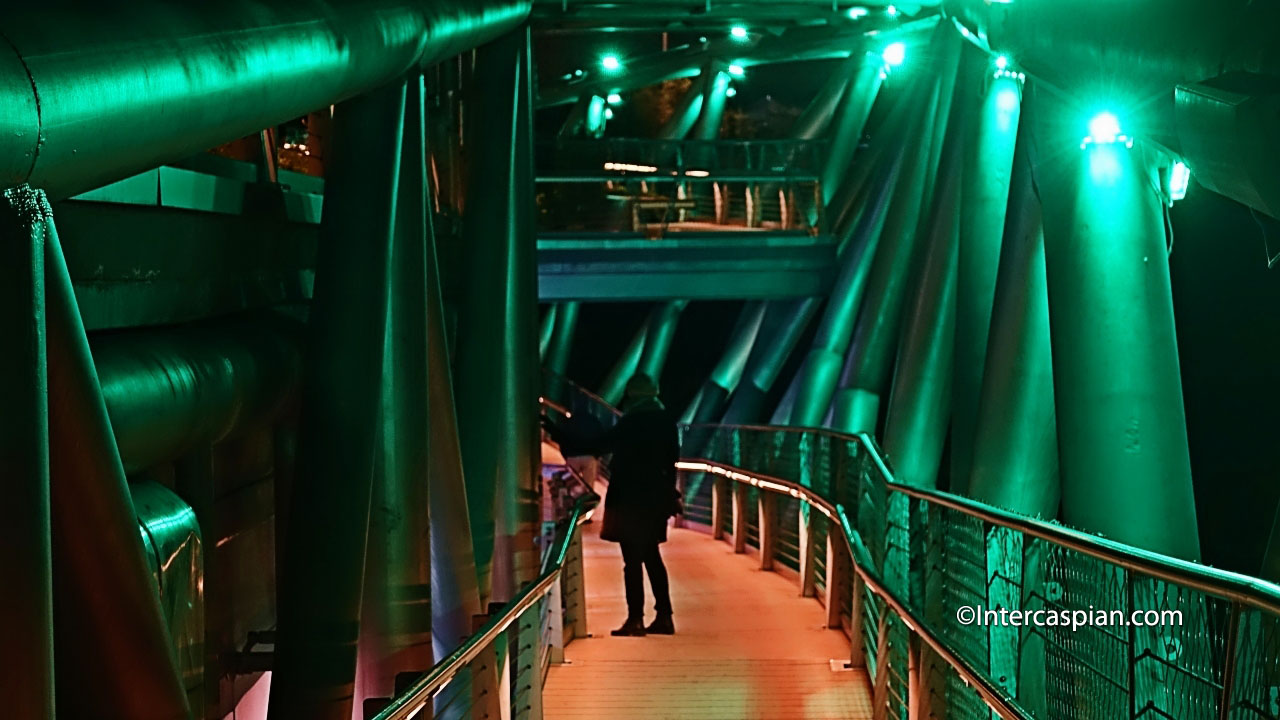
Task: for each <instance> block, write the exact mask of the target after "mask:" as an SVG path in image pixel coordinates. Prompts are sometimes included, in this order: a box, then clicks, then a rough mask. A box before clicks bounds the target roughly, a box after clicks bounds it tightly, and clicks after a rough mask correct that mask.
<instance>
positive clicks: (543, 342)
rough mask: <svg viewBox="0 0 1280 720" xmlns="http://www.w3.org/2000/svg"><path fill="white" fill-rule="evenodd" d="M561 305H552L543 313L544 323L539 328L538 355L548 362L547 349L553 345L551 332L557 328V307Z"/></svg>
mask: <svg viewBox="0 0 1280 720" xmlns="http://www.w3.org/2000/svg"><path fill="white" fill-rule="evenodd" d="M559 307H560V306H559V305H552V306H551V307H548V308H547V309H546V311H545V312H543V313H542V324H541V325H540V326H539V328H538V357H539V358H540V359H541V360H542V361H543V362H546V360H547V350H548V349H549V348H550V347H551V334H552V333H554V332H555V329H556V309H557V308H559Z"/></svg>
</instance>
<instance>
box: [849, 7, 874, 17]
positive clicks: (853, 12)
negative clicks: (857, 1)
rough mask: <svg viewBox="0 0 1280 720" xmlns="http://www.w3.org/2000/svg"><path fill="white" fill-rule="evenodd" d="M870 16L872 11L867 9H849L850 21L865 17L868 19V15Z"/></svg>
mask: <svg viewBox="0 0 1280 720" xmlns="http://www.w3.org/2000/svg"><path fill="white" fill-rule="evenodd" d="M870 14H871V11H870V10H868V9H866V8H864V7H851V8H849V19H850V20H857V19H858V18H863V17H866V16H867V15H870Z"/></svg>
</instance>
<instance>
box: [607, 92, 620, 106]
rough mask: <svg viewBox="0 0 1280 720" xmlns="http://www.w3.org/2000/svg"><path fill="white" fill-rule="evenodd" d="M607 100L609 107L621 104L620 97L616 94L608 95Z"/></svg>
mask: <svg viewBox="0 0 1280 720" xmlns="http://www.w3.org/2000/svg"><path fill="white" fill-rule="evenodd" d="M608 100H609V104H610V105H617V104H618V103H620V102H622V96H621V95H619V94H618V93H609V98H608Z"/></svg>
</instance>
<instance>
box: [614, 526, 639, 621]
mask: <svg viewBox="0 0 1280 720" xmlns="http://www.w3.org/2000/svg"><path fill="white" fill-rule="evenodd" d="M619 545H621V547H622V584H623V587H624V588H625V589H626V594H627V621H626V622H625V623H623V625H622V627H620V628H618V629H617V630H614V631H613V634H614V635H643V634H644V561H645V550H646V548H645V547H644V546H643V545H636V544H634V543H629V542H623V543H619Z"/></svg>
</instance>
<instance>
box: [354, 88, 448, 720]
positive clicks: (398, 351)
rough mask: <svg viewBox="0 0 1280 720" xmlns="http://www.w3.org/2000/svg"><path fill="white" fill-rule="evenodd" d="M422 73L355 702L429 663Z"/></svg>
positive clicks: (404, 167) (408, 104)
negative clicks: (401, 675) (397, 677)
mask: <svg viewBox="0 0 1280 720" xmlns="http://www.w3.org/2000/svg"><path fill="white" fill-rule="evenodd" d="M423 95H424V88H423V84H422V76H421V75H415V76H412V77H411V78H410V80H409V82H408V87H407V92H406V94H405V113H404V140H403V146H402V155H401V157H400V183H399V187H398V188H397V190H398V193H399V197H398V198H397V200H396V217H395V235H394V238H393V240H392V246H391V275H390V277H389V278H388V283H389V285H388V287H389V292H388V307H387V322H386V332H385V338H386V339H385V343H386V344H385V349H384V350H383V367H382V377H383V383H382V393H381V411H382V412H381V423H380V430H381V432H380V436H379V438H378V441H379V442H378V444H379V447H378V448H377V453H376V455H375V461H374V480H373V494H372V501H371V502H370V512H369V533H368V538H369V539H368V542H367V543H366V546H367V548H368V549H367V552H366V555H365V570H364V599H363V607H362V613H361V622H360V644H359V649H358V650H359V657H358V660H357V664H356V684H355V707H356V708H361V707H363V704H364V701H365V699H366V698H370V697H391V696H393V695H395V678H396V675H397V674H398V673H411V674H416V673H423V672H426V671H427V670H428V669H430V668H431V665H432V664H433V663H432V647H431V524H430V521H429V517H430V516H429V500H428V498H429V494H428V489H429V487H428V486H429V481H428V478H427V474H428V468H429V467H430V458H429V454H428V447H429V440H430V439H429V435H428V432H429V431H428V422H429V419H428V413H429V411H428V406H429V399H428V380H427V353H428V350H427V336H426V326H427V317H426V315H427V297H426V293H427V286H426V281H427V278H426V276H427V257H426V251H427V204H426V203H427V189H428V188H427V177H426V174H427V164H426V126H425V124H424V120H425V117H424V104H423Z"/></svg>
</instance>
